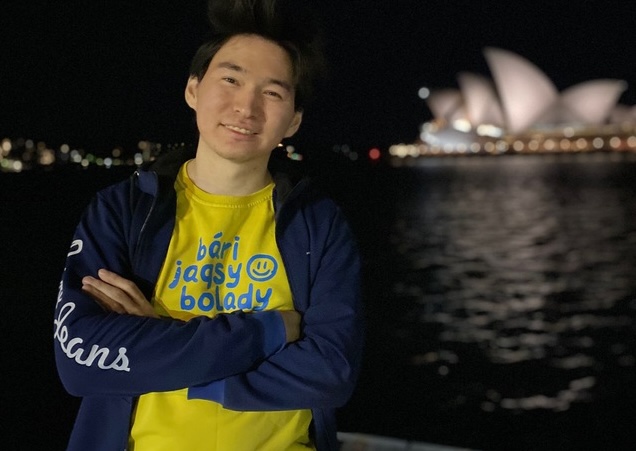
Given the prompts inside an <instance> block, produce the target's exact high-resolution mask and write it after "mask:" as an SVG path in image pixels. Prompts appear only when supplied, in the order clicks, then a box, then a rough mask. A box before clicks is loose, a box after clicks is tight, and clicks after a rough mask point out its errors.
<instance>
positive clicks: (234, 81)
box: [223, 77, 236, 85]
mask: <svg viewBox="0 0 636 451" xmlns="http://www.w3.org/2000/svg"><path fill="white" fill-rule="evenodd" d="M223 80H224V81H227V82H228V83H231V84H233V85H234V84H236V80H235V79H234V78H232V77H223Z"/></svg>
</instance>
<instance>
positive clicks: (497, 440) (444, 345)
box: [0, 154, 636, 451]
mask: <svg viewBox="0 0 636 451" xmlns="http://www.w3.org/2000/svg"><path fill="white" fill-rule="evenodd" d="M320 172H321V173H323V174H324V175H323V179H324V180H325V182H326V183H325V187H326V188H327V189H328V190H330V191H331V192H332V194H333V195H334V197H336V200H337V201H338V202H340V203H341V205H342V207H343V209H344V210H345V213H346V214H347V215H348V216H349V217H350V220H351V224H352V227H353V228H354V231H355V232H356V235H357V236H358V240H359V243H360V249H361V252H362V257H363V263H364V269H365V277H364V296H365V305H366V321H367V347H366V351H365V358H364V367H363V371H362V374H361V377H360V381H359V384H358V388H357V389H356V392H355V393H354V396H353V398H352V399H351V402H350V403H349V404H348V405H347V406H346V407H345V408H344V409H342V410H341V411H340V413H339V424H340V429H341V430H342V431H346V432H362V433H369V434H376V435H381V436H389V437H396V438H401V439H406V440H418V441H424V442H430V443H438V444H444V445H451V446H456V447H466V448H471V449H481V450H493V451H497V450H557V449H558V450H587V449H589V450H596V449H625V450H628V449H633V448H634V446H635V445H636V429H634V427H633V424H634V420H636V161H632V159H630V158H627V157H626V156H624V155H621V156H616V155H613V154H595V155H588V156H585V157H583V156H568V157H567V158H566V157H555V156H519V157H518V158H517V157H516V156H505V157H483V158H482V157H475V158H470V157H469V158H450V159H425V160H418V161H417V163H416V164H414V165H410V166H403V167H397V168H391V167H380V166H376V167H373V168H364V169H360V166H356V167H353V166H352V167H344V166H343V167H336V166H334V167H332V168H330V169H329V170H324V171H320ZM125 176H126V170H121V169H120V170H110V171H109V170H106V169H88V170H59V171H49V172H30V173H21V174H0V208H1V209H2V216H1V217H0V232H2V237H3V242H4V243H3V246H2V248H1V250H0V257H1V258H0V261H1V262H2V268H3V276H2V278H3V280H2V284H1V290H2V296H1V298H2V299H3V300H4V302H5V308H6V309H7V310H6V313H5V315H2V320H1V321H2V323H1V326H2V330H3V336H4V337H5V338H7V339H8V344H6V345H5V346H4V347H3V348H4V349H3V368H8V373H9V375H10V377H11V380H12V381H14V384H12V386H11V387H8V388H10V389H9V390H5V393H4V394H3V396H2V410H3V415H2V417H3V419H8V421H6V422H5V427H8V428H7V429H5V431H9V432H8V435H7V443H8V444H9V445H13V446H10V447H11V448H12V449H63V448H64V443H65V440H66V437H67V435H68V433H69V431H70V428H71V425H72V420H73V417H74V415H75V411H76V409H77V405H78V402H77V400H76V399H75V398H72V397H70V396H68V395H67V394H66V393H65V392H64V390H63V388H62V387H61V384H60V383H59V381H58V379H57V376H56V374H55V369H54V365H53V357H52V311H53V305H54V301H55V293H56V286H57V279H58V277H59V272H60V271H61V269H62V266H63V258H64V255H65V250H66V247H67V246H68V243H69V240H70V237H71V234H72V230H73V227H74V225H75V223H76V222H77V220H78V218H79V214H80V213H81V211H82V209H83V206H84V205H85V204H86V202H88V199H90V197H91V196H92V194H93V193H94V192H95V191H96V190H97V189H98V188H100V187H102V186H105V185H106V184H109V183H112V182H114V181H116V180H118V179H121V178H123V177H125ZM5 365H6V366H5ZM34 429H35V430H38V431H42V432H41V433H37V434H34Z"/></svg>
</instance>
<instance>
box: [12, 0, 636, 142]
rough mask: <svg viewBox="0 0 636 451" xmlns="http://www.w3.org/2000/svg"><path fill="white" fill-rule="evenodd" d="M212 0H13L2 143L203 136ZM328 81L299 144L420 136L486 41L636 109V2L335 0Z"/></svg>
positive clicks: (561, 81)
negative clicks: (598, 84) (196, 61)
mask: <svg viewBox="0 0 636 451" xmlns="http://www.w3.org/2000/svg"><path fill="white" fill-rule="evenodd" d="M205 4H206V1H205V0H191V1H187V2H186V1H184V2H177V1H173V0H155V1H146V0H108V1H107V0H3V1H2V5H1V6H0V87H1V91H0V135H2V136H0V138H2V137H9V138H18V137H24V138H32V139H36V140H43V141H45V142H46V143H47V144H49V145H51V146H59V145H60V144H62V143H68V144H69V145H71V146H77V147H85V148H87V149H91V150H94V151H100V150H106V149H111V148H112V146H114V145H120V146H124V147H125V148H127V147H129V146H134V145H135V144H136V143H137V141H139V140H141V139H145V140H150V141H154V142H161V143H177V142H182V141H186V142H187V141H193V140H194V138H193V137H194V128H193V118H192V114H191V113H190V111H189V110H188V108H187V107H186V105H185V103H184V101H183V88H184V85H185V81H186V79H187V75H188V66H189V61H190V58H191V56H192V55H193V53H194V51H195V49H196V48H197V47H198V44H200V43H201V42H202V41H203V39H204V37H205V33H206V31H207V23H206V17H205ZM319 4H320V11H321V12H322V14H323V16H324V18H325V22H326V24H327V38H328V48H327V50H328V59H329V63H330V70H331V72H330V77H329V79H328V80H327V81H325V82H323V83H322V84H321V85H320V90H319V92H318V93H317V96H316V99H315V102H314V103H313V104H312V105H311V106H310V108H309V110H308V111H307V112H306V115H305V123H304V124H303V127H302V129H301V133H300V134H299V135H298V137H296V138H295V140H294V142H295V143H296V144H297V145H298V147H299V150H300V151H301V152H303V151H304V150H319V149H323V148H331V147H332V146H333V145H334V144H345V143H347V144H350V145H352V146H353V147H354V148H355V147H359V148H361V149H362V150H363V149H364V148H369V147H371V146H380V147H381V148H383V149H386V148H387V147H388V146H389V145H390V144H394V143H397V142H412V141H413V140H414V139H415V138H416V136H417V132H418V126H419V124H421V123H422V122H424V121H425V120H427V119H429V118H430V113H429V111H428V109H427V107H426V105H425V102H424V101H423V100H422V99H420V98H418V96H417V91H418V89H419V88H420V87H421V86H428V87H430V88H442V87H456V75H457V73H458V72H460V71H473V72H477V73H481V74H483V75H488V76H489V72H488V67H487V65H486V62H485V59H484V57H483V54H482V49H483V48H484V47H485V46H496V47H501V48H504V49H507V50H511V51H514V52H516V53H518V54H520V55H522V56H524V57H526V58H527V59H529V60H530V61H532V62H533V63H534V64H536V65H537V66H538V67H539V68H541V69H542V70H543V71H544V72H545V73H546V74H547V75H548V76H549V77H550V78H551V79H552V80H553V81H554V82H555V84H556V86H557V88H559V89H564V88H567V87H568V86H571V85H573V84H576V83H579V82H582V81H587V80H591V79H594V78H618V79H622V80H625V81H627V82H628V84H629V88H628V91H627V92H626V93H625V94H624V95H623V97H622V98H621V103H625V104H628V105H634V104H636V2H633V1H623V0H619V1H617V0H598V1H597V0H580V1H577V2H573V1H568V2H558V1H552V2H547V1H546V2H542V1H532V2H527V3H521V2H514V1H513V2H484V1H468V0H466V1H449V0H444V1H442V0H439V1H425V0H353V1H349V0H336V1H332V0H328V1H321V2H319Z"/></svg>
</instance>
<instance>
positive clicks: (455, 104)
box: [389, 48, 636, 158]
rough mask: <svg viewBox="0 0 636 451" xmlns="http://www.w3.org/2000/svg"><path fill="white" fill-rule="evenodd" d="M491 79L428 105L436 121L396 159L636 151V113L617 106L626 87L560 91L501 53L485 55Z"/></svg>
mask: <svg viewBox="0 0 636 451" xmlns="http://www.w3.org/2000/svg"><path fill="white" fill-rule="evenodd" d="M484 56H485V58H486V62H487V64H488V67H489V69H490V72H491V74H492V80H489V79H488V78H486V77H484V76H482V75H479V74H475V73H469V72H462V73H460V74H459V75H458V77H457V82H458V89H442V90H438V91H433V92H431V93H430V95H429V96H428V97H427V98H426V102H427V106H428V108H429V109H430V111H431V113H432V115H433V120H431V121H430V122H426V123H424V124H423V125H422V126H421V129H420V135H419V139H418V140H417V141H416V142H415V143H413V144H398V145H394V146H391V148H390V149H389V151H390V154H391V156H393V157H398V158H403V157H418V156H430V155H433V156H437V155H471V154H493V155H498V154H510V153H557V152H559V153H560V152H588V151H607V150H615V151H631V152H636V106H626V105H622V104H619V103H618V102H619V99H620V97H621V95H622V94H623V92H624V91H625V90H626V89H627V83H626V82H625V81H623V80H614V79H599V80H591V81H587V82H584V83H580V84H577V85H574V86H572V87H570V88H568V89H565V90H563V91H561V92H559V91H558V90H557V88H556V87H555V85H554V83H553V82H552V81H551V80H550V78H549V77H548V76H547V75H546V74H544V73H543V72H542V71H541V70H540V69H539V68H538V67H536V66H535V65H533V64H532V63H530V62H529V61H528V60H526V59H525V58H523V57H521V56H519V55H517V54H515V53H513V52H510V51H507V50H502V49H498V48H486V49H485V50H484Z"/></svg>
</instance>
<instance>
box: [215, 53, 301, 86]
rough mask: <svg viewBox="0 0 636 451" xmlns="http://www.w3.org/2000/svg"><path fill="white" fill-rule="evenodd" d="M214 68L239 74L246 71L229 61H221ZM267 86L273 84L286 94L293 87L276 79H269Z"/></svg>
mask: <svg viewBox="0 0 636 451" xmlns="http://www.w3.org/2000/svg"><path fill="white" fill-rule="evenodd" d="M216 67H218V68H221V69H229V70H231V71H234V72H240V73H246V72H247V70H246V69H245V68H244V67H242V66H239V65H238V64H235V63H231V62H229V61H221V62H220V63H218V64H217V65H216ZM267 82H268V84H270V83H271V84H274V85H277V86H280V87H281V88H283V89H284V90H286V91H288V92H293V90H294V89H293V87H292V85H291V84H290V83H288V82H286V81H284V80H279V79H277V78H270V79H268V80H267Z"/></svg>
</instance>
